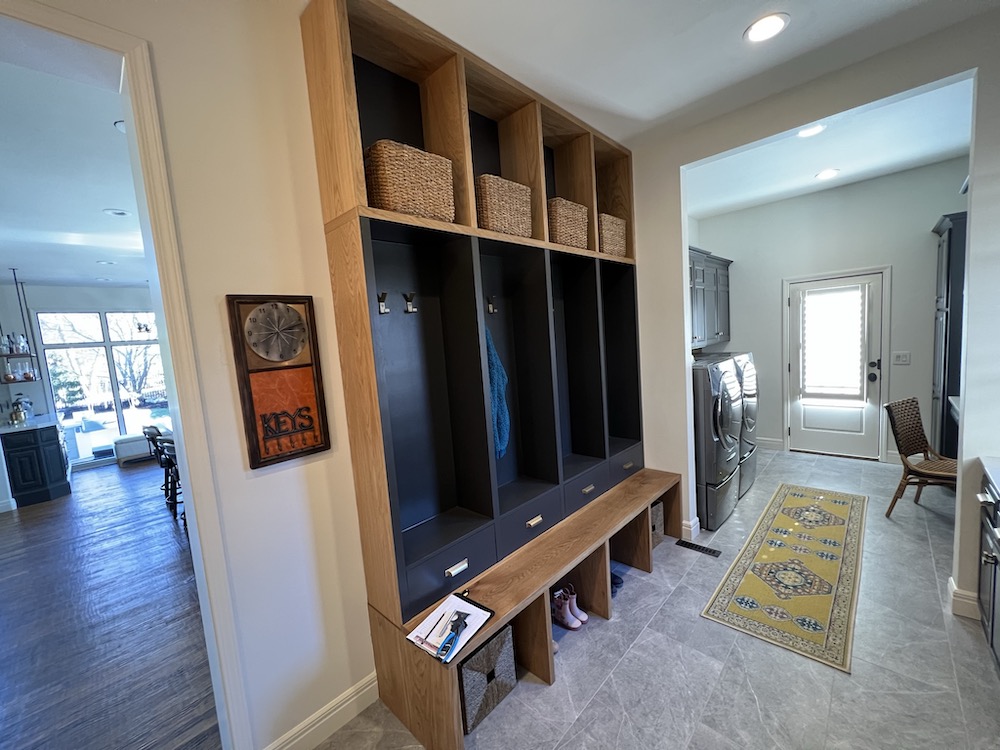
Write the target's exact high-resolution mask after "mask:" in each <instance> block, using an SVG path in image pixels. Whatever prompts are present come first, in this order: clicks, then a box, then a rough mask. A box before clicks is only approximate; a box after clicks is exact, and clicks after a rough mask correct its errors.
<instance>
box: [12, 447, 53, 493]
mask: <svg viewBox="0 0 1000 750" xmlns="http://www.w3.org/2000/svg"><path fill="white" fill-rule="evenodd" d="M5 454H6V456H7V476H8V477H9V478H10V490H11V494H13V495H14V497H15V498H16V497H17V496H18V495H19V494H22V493H24V492H30V491H31V490H37V489H40V488H42V487H44V486H45V474H44V469H43V465H42V455H41V452H40V451H39V450H38V449H37V448H14V449H13V450H9V451H5Z"/></svg>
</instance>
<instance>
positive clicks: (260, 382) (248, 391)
mask: <svg viewBox="0 0 1000 750" xmlns="http://www.w3.org/2000/svg"><path fill="white" fill-rule="evenodd" d="M226 304H227V306H228V308H229V330H230V333H231V334H232V337H233V351H234V353H235V356H236V376H237V382H238V384H239V389H240V402H241V404H242V406H243V428H244V430H245V431H246V437H247V449H248V451H249V454H250V468H251V469H259V468H260V467H262V466H268V465H270V464H274V463H278V462H279V461H287V460H288V459H291V458H298V457H299V456H305V455H308V454H310V453H317V452H319V451H325V450H327V449H328V448H329V447H330V430H329V426H328V425H327V422H326V402H325V400H324V398H323V376H322V373H321V372H320V366H319V352H318V350H317V348H316V318H315V316H314V314H313V302H312V297H307V296H277V295H275V296H267V295H238V294H228V295H226Z"/></svg>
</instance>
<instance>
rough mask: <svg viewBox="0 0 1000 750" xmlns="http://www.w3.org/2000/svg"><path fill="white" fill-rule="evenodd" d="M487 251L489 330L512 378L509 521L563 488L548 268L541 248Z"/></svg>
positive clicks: (501, 470)
mask: <svg viewBox="0 0 1000 750" xmlns="http://www.w3.org/2000/svg"><path fill="white" fill-rule="evenodd" d="M479 248H480V266H481V269H482V282H483V299H484V307H485V313H486V315H485V317H486V327H487V328H488V329H489V331H490V334H491V337H492V339H493V345H494V346H495V347H496V351H497V356H498V357H499V359H500V362H501V364H502V365H503V368H504V371H505V372H506V373H507V377H508V383H507V393H506V395H507V408H508V411H509V413H510V439H509V442H508V445H507V449H506V453H505V454H504V455H503V457H498V458H496V477H497V489H498V493H497V494H498V499H499V510H500V514H501V515H504V514H506V513H509V512H510V511H512V510H515V509H516V508H518V507H519V506H521V505H522V504H524V503H527V502H529V501H531V500H533V499H534V498H536V497H538V496H539V495H541V494H543V493H545V492H547V491H549V490H554V489H556V488H557V487H558V485H559V453H558V442H557V437H556V406H555V398H554V378H553V369H554V362H553V358H552V344H551V338H550V330H549V314H548V298H549V297H548V287H549V283H548V269H547V263H546V259H545V251H544V250H541V249H538V248H529V247H521V246H518V245H509V244H506V243H503V242H493V241H491V240H480V241H479ZM494 455H495V454H494Z"/></svg>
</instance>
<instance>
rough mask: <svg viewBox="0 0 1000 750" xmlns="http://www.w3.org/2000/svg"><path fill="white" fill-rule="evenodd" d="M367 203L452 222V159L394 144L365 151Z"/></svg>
mask: <svg viewBox="0 0 1000 750" xmlns="http://www.w3.org/2000/svg"><path fill="white" fill-rule="evenodd" d="M365 180H366V181H367V183H368V202H369V203H370V204H371V205H372V206H373V207H374V208H384V209H386V210H387V211H398V212H399V213H402V214H412V215H413V216H423V217H424V218H427V219H439V220H440V221H455V192H454V190H453V188H452V176H451V159H446V158H445V157H443V156H438V155H437V154H429V153H427V152H426V151H421V150H420V149H419V148H414V147H413V146H407V145H404V144H402V143H396V142H395V141H388V140H383V141H375V143H373V144H372V145H371V146H369V147H368V148H367V149H366V150H365Z"/></svg>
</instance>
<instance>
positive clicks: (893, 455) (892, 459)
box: [883, 450, 903, 466]
mask: <svg viewBox="0 0 1000 750" xmlns="http://www.w3.org/2000/svg"><path fill="white" fill-rule="evenodd" d="M883 463H887V464H896V465H897V466H902V465H903V462H902V461H900V460H899V451H893V450H888V451H886V452H885V461H884V462H883Z"/></svg>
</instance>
